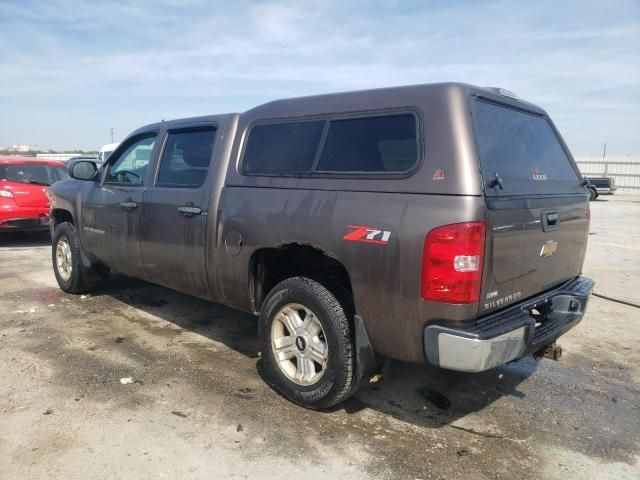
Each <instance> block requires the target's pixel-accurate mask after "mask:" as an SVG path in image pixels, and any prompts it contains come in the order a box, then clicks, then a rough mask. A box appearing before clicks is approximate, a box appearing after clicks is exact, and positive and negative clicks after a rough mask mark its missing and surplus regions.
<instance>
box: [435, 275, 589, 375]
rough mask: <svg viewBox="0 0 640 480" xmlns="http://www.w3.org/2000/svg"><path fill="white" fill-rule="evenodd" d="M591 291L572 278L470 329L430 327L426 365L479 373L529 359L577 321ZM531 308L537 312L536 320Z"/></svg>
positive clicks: (584, 282) (582, 281)
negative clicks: (524, 358) (514, 361)
mask: <svg viewBox="0 0 640 480" xmlns="http://www.w3.org/2000/svg"><path fill="white" fill-rule="evenodd" d="M592 289H593V280H591V279H589V278H586V277H576V278H573V279H571V280H569V281H567V282H565V283H564V284H562V285H560V286H558V287H555V288H553V289H551V290H548V291H546V292H544V293H541V294H539V295H536V296H535V297H532V298H529V299H527V300H525V301H523V302H520V303H518V304H515V305H512V306H510V307H508V308H505V309H504V310H501V311H500V312H497V313H494V314H491V315H488V316H486V317H482V318H480V319H478V320H477V322H476V324H475V326H474V327H473V328H471V329H469V330H455V329H451V328H448V327H445V326H442V325H430V326H428V327H426V328H425V329H424V333H423V336H424V350H425V355H426V358H427V361H428V362H429V363H431V364H433V365H436V366H439V367H442V368H447V369H450V370H459V371H463V372H482V371H484V370H489V369H491V368H494V367H497V366H498V365H502V364H505V363H507V362H510V361H513V360H518V359H520V358H522V357H525V356H527V355H530V354H531V353H534V352H536V351H538V350H541V349H542V348H544V347H546V346H547V345H549V344H550V343H552V342H554V341H555V340H556V339H557V338H558V337H560V336H561V335H562V334H564V333H565V332H567V331H568V330H570V329H571V328H573V327H574V326H575V325H576V324H577V323H578V322H580V320H582V317H583V316H584V312H585V309H586V307H587V302H588V300H589V294H590V293H591V290H592ZM533 309H536V311H537V312H539V313H541V314H538V318H537V319H536V318H534V316H533V313H532V310H533Z"/></svg>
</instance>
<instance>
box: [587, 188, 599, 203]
mask: <svg viewBox="0 0 640 480" xmlns="http://www.w3.org/2000/svg"><path fill="white" fill-rule="evenodd" d="M596 198H598V191H597V190H596V189H595V188H590V189H589V200H590V201H593V200H595V199H596Z"/></svg>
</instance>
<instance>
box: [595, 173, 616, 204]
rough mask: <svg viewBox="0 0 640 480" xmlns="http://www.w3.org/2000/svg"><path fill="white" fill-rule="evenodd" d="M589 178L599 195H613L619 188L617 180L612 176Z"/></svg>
mask: <svg viewBox="0 0 640 480" xmlns="http://www.w3.org/2000/svg"><path fill="white" fill-rule="evenodd" d="M587 180H589V183H590V184H591V186H592V187H594V188H595V189H596V192H597V193H598V194H599V195H613V194H614V193H616V190H617V189H618V187H616V180H615V178H612V177H587ZM592 200H595V199H592Z"/></svg>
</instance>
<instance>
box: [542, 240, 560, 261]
mask: <svg viewBox="0 0 640 480" xmlns="http://www.w3.org/2000/svg"><path fill="white" fill-rule="evenodd" d="M557 250H558V242H556V241H555V240H547V243H545V244H544V245H543V246H542V249H541V250H540V256H541V257H544V258H547V257H550V256H551V255H553V254H554V253H556V251H557Z"/></svg>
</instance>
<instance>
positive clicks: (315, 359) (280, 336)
mask: <svg viewBox="0 0 640 480" xmlns="http://www.w3.org/2000/svg"><path fill="white" fill-rule="evenodd" d="M271 348H272V350H273V355H274V357H275V361H276V364H277V365H278V367H279V368H280V371H281V372H282V373H284V375H285V376H286V377H287V378H288V379H289V380H291V381H292V382H294V383H296V384H298V385H303V386H309V385H313V384H315V383H316V382H318V380H320V378H321V377H322V375H323V374H324V372H325V370H326V368H327V359H328V358H329V348H328V345H327V341H326V338H325V335H324V330H323V329H322V325H321V324H320V320H318V317H317V316H316V315H315V314H314V313H313V312H312V311H311V310H309V309H308V308H307V307H305V306H303V305H300V304H297V303H289V304H287V305H285V306H283V307H282V308H281V309H280V310H279V311H278V312H277V313H276V314H275V316H274V318H273V322H272V323H271Z"/></svg>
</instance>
